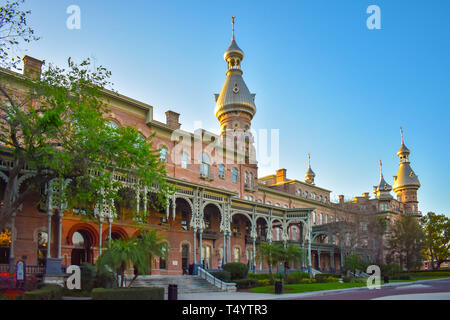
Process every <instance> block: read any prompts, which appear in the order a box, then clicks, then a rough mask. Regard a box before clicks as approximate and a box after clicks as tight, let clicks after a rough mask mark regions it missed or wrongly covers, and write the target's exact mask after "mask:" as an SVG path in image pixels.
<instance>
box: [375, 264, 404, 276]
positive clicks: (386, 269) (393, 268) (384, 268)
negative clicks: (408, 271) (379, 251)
mask: <svg viewBox="0 0 450 320" xmlns="http://www.w3.org/2000/svg"><path fill="white" fill-rule="evenodd" d="M380 269H381V275H382V276H389V277H393V276H394V275H396V274H397V273H400V272H402V267H401V266H400V265H399V264H397V263H390V264H384V265H381V266H380Z"/></svg>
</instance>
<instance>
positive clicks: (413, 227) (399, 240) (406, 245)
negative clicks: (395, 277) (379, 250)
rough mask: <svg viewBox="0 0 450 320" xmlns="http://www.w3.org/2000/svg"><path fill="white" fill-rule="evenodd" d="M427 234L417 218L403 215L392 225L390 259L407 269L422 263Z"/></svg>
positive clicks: (417, 266)
mask: <svg viewBox="0 0 450 320" xmlns="http://www.w3.org/2000/svg"><path fill="white" fill-rule="evenodd" d="M424 239H425V234H424V232H423V230H422V228H421V226H420V225H419V222H418V221H417V219H416V218H415V217H413V216H411V215H402V216H401V217H400V219H399V220H397V221H396V222H395V224H394V226H393V227H392V230H391V235H390V239H389V246H390V253H389V260H390V261H393V262H398V263H399V264H400V265H401V266H402V268H406V269H407V270H412V269H418V268H419V267H420V266H421V265H422V260H423V253H422V250H423V249H424V243H425V242H424Z"/></svg>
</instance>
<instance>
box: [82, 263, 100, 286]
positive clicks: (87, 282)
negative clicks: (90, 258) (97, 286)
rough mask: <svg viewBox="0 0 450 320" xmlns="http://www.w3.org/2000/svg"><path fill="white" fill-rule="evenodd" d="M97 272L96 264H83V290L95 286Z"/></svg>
mask: <svg viewBox="0 0 450 320" xmlns="http://www.w3.org/2000/svg"><path fill="white" fill-rule="evenodd" d="M96 273H97V272H96V269H95V266H94V265H92V264H90V263H87V262H84V263H83V264H82V265H81V290H83V291H91V290H92V288H94V283H95V276H96Z"/></svg>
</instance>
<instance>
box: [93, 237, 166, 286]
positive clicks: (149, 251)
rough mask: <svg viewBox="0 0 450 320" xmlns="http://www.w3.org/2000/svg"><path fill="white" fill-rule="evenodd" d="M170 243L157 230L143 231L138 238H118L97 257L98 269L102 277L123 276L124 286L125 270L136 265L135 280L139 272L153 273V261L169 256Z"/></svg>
mask: <svg viewBox="0 0 450 320" xmlns="http://www.w3.org/2000/svg"><path fill="white" fill-rule="evenodd" d="M168 250H169V248H168V244H167V242H166V238H165V237H164V236H163V235H160V234H158V233H157V232H156V230H150V231H142V232H141V234H140V236H139V237H138V238H132V239H128V240H125V239H118V240H114V241H111V243H110V244H109V243H108V250H105V251H103V253H102V254H101V255H100V257H99V258H98V259H97V270H98V273H99V274H100V275H101V276H102V277H109V276H110V274H111V273H114V274H115V275H116V277H117V278H116V279H117V281H118V279H119V275H120V276H121V279H122V283H121V285H120V286H123V282H124V275H125V272H126V271H127V270H128V269H130V268H131V266H133V267H134V269H135V270H137V273H135V277H134V279H133V280H132V281H131V282H130V283H129V286H131V285H132V283H133V281H134V280H135V279H136V278H137V276H138V275H139V274H151V263H152V262H153V259H154V258H155V257H162V258H165V259H166V258H167V253H168Z"/></svg>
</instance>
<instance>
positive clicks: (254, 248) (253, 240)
mask: <svg viewBox="0 0 450 320" xmlns="http://www.w3.org/2000/svg"><path fill="white" fill-rule="evenodd" d="M252 245H253V259H252V260H253V262H252V263H253V273H256V238H252Z"/></svg>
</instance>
